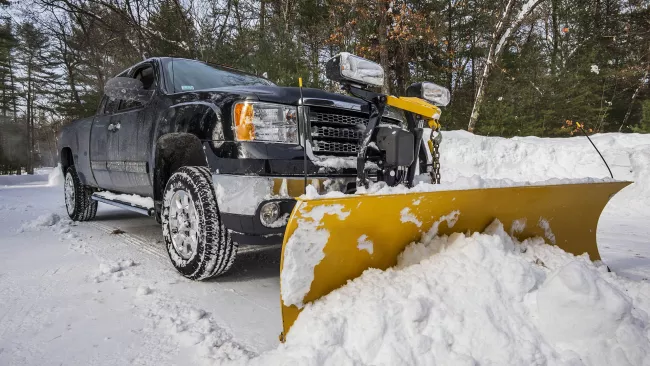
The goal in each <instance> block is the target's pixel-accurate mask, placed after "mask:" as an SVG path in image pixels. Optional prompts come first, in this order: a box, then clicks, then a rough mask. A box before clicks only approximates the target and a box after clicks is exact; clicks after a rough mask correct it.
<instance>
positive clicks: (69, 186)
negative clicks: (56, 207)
mask: <svg viewBox="0 0 650 366" xmlns="http://www.w3.org/2000/svg"><path fill="white" fill-rule="evenodd" d="M63 191H64V193H65V207H66V208H67V209H68V213H70V214H71V213H72V212H73V211H74V199H75V197H74V181H73V180H72V174H69V173H68V175H66V176H65V185H64V188H63Z"/></svg>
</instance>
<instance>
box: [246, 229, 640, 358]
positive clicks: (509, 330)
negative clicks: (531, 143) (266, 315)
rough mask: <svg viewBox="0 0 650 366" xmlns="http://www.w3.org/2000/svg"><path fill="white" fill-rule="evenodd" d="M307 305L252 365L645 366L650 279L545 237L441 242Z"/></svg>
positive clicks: (456, 237) (429, 240)
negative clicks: (629, 276)
mask: <svg viewBox="0 0 650 366" xmlns="http://www.w3.org/2000/svg"><path fill="white" fill-rule="evenodd" d="M428 234H429V235H426V236H425V237H424V239H423V240H422V241H421V242H417V243H412V244H410V245H409V246H408V247H407V248H406V249H405V250H404V252H403V253H402V254H401V255H400V256H399V258H398V262H397V265H396V266H395V267H392V268H389V269H387V270H385V271H382V270H379V269H368V270H366V271H365V272H364V273H363V274H362V275H361V276H360V277H358V278H356V279H354V280H352V281H350V282H349V283H348V284H347V285H345V286H343V287H341V288H339V289H338V290H335V291H333V292H331V293H330V294H329V295H326V296H325V297H323V298H321V299H320V300H318V301H316V302H313V303H309V304H307V305H306V306H305V308H304V309H303V311H302V313H301V314H300V317H298V319H297V321H296V323H295V324H294V326H293V328H292V330H291V331H290V332H289V334H288V336H287V340H286V343H285V344H283V345H281V346H280V347H278V349H276V350H274V351H271V352H267V353H265V354H262V355H261V356H259V357H258V358H255V359H252V360H240V362H241V363H249V364H253V365H293V364H296V365H353V364H372V365H434V364H438V365H475V364H495V365H541V364H557V365H583V364H586V365H647V364H648V363H649V362H650V340H649V336H650V319H649V318H648V314H650V284H648V283H647V282H633V281H629V280H626V279H623V278H620V277H618V276H616V275H615V274H613V273H609V272H608V271H607V268H606V267H605V266H604V265H602V264H598V263H592V262H591V261H590V260H589V258H588V257H587V256H586V255H583V256H574V255H571V254H567V253H566V252H564V251H562V250H561V249H559V248H558V247H555V246H551V245H547V244H545V243H544V240H543V239H541V238H533V239H527V240H525V241H523V242H521V243H519V242H518V241H517V240H516V239H513V238H512V237H510V235H508V233H507V232H506V230H505V229H504V227H503V225H502V224H501V223H500V222H498V221H494V222H493V223H492V224H491V225H490V226H488V227H487V228H486V229H485V230H484V232H483V233H473V234H471V235H466V234H463V233H454V234H451V235H441V236H436V235H433V233H432V232H430V233H428Z"/></svg>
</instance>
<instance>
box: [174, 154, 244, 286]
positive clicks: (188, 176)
mask: <svg viewBox="0 0 650 366" xmlns="http://www.w3.org/2000/svg"><path fill="white" fill-rule="evenodd" d="M161 216H162V228H163V237H164V239H165V245H166V247H167V253H168V254H169V258H170V259H171V261H172V264H173V265H174V267H176V269H177V270H178V272H180V273H181V274H182V275H183V276H185V277H187V278H190V279H193V280H204V279H208V278H210V277H214V276H218V275H220V274H223V273H225V272H226V271H227V270H228V269H229V268H230V267H231V266H232V264H233V262H234V260H235V255H236V254H237V244H236V243H233V242H232V240H231V239H230V235H229V234H228V231H227V230H226V229H225V228H224V226H223V224H222V222H221V215H220V214H219V208H218V207H217V196H216V194H215V191H214V187H213V185H212V176H211V174H210V171H209V170H208V169H207V168H205V167H183V168H180V169H179V170H178V171H177V172H176V173H174V174H173V175H172V176H171V178H169V181H168V182H167V186H166V187H165V193H164V195H163V207H162V215H161Z"/></svg>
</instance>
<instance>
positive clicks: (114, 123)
mask: <svg viewBox="0 0 650 366" xmlns="http://www.w3.org/2000/svg"><path fill="white" fill-rule="evenodd" d="M361 60H363V59H361ZM382 72H383V71H382ZM382 77H383V76H382ZM355 90H356V89H355ZM364 93H366V92H364ZM366 94H367V93H366ZM366 94H363V95H366ZM373 95H374V94H373ZM434 108H435V107H434ZM371 109H373V107H372V103H368V101H366V100H363V99H360V98H356V97H351V96H346V95H342V94H336V93H329V92H325V91H322V90H317V89H310V88H298V87H279V86H276V85H274V84H273V83H272V82H270V81H269V80H267V79H265V78H263V77H259V76H255V75H251V74H248V73H244V72H241V71H238V70H234V69H231V68H227V67H221V66H214V65H210V64H208V63H204V62H200V61H196V60H188V59H180V58H170V57H160V58H151V59H148V60H145V61H143V62H141V63H139V64H137V65H135V66H133V67H130V68H129V69H127V70H125V71H124V72H122V73H120V74H119V75H118V76H117V77H115V78H113V79H111V80H109V81H108V82H107V84H106V88H105V95H104V97H103V98H102V100H101V103H100V105H99V108H98V110H97V113H96V115H95V116H93V117H88V118H84V119H81V120H78V121H75V122H74V123H72V124H71V125H69V126H67V127H66V128H64V129H63V131H62V133H61V136H60V138H59V153H60V160H61V166H62V168H63V171H64V173H65V185H64V192H65V202H66V207H67V211H68V214H69V215H70V217H71V218H72V219H73V220H78V221H85V220H91V219H93V218H94V217H95V215H96V212H97V202H98V201H100V202H106V203H109V204H114V205H117V206H122V207H124V208H128V209H133V210H136V211H140V212H142V213H146V214H149V215H151V216H154V217H156V219H157V220H158V221H159V222H160V223H161V224H162V229H163V236H164V239H165V243H166V246H167V251H168V253H169V257H170V259H171V261H172V263H173V265H174V266H175V267H176V269H177V270H178V271H179V272H180V273H181V274H183V275H184V276H186V277H188V278H192V279H206V278H209V277H212V276H216V275H219V274H221V273H223V272H225V271H226V270H228V268H229V267H230V266H231V265H232V263H233V260H234V258H235V255H236V252H237V245H238V243H245V244H260V245H265V244H277V243H280V242H281V240H282V235H283V232H284V229H285V225H286V220H287V217H288V216H289V215H290V213H291V210H292V208H293V206H294V204H295V200H294V199H293V198H294V197H297V196H299V195H301V194H303V193H304V192H305V191H306V189H307V186H306V183H307V184H309V185H312V186H314V187H315V188H316V190H317V191H318V192H319V193H325V192H328V191H332V190H336V191H341V192H344V193H349V192H354V190H355V189H356V187H357V184H358V182H359V174H358V173H359V169H357V168H358V167H359V161H360V160H359V159H358V157H359V156H360V152H361V150H360V149H363V158H364V159H363V163H364V164H365V165H362V166H363V167H362V168H361V170H363V171H364V174H366V177H367V178H368V179H369V180H370V181H373V180H374V181H377V180H390V182H391V184H398V183H400V182H403V181H404V179H406V178H405V177H406V174H407V170H408V171H409V172H408V174H410V175H411V178H412V176H413V169H410V168H409V167H407V166H397V165H398V164H408V165H409V166H411V165H412V166H415V165H416V164H415V163H414V162H413V160H414V158H413V157H412V156H411V157H410V158H408V159H407V160H408V161H406V162H403V163H398V162H396V161H395V159H396V158H393V159H392V160H393V162H392V163H391V164H392V165H394V166H393V167H392V168H391V169H388V170H387V169H386V168H385V167H384V165H385V164H386V163H387V162H388V161H390V160H391V157H390V156H396V154H389V155H390V156H388V157H387V155H386V151H384V149H389V150H390V149H393V150H395V149H398V148H396V147H395V146H397V145H399V144H398V143H397V142H398V140H395V137H391V136H399V139H400V140H399V141H407V140H408V141H409V142H410V144H411V145H413V141H414V136H415V139H418V138H419V139H420V140H422V133H421V131H422V129H414V128H412V127H413V125H412V123H411V125H409V121H408V118H406V117H405V113H404V112H403V111H402V110H399V109H396V108H391V107H388V106H385V108H384V107H383V106H382V109H381V111H380V112H381V113H380V116H382V117H381V118H380V119H379V117H377V119H379V121H378V123H375V124H374V125H373V129H374V130H375V131H374V133H373V135H372V138H373V141H374V139H376V136H377V131H376V129H378V128H379V129H384V130H386V131H389V132H388V133H384V136H385V138H384V140H386V141H384V140H382V141H383V144H384V145H386V144H388V145H390V146H392V147H390V148H384V147H382V146H377V144H375V143H374V142H372V141H370V135H368V137H369V138H368V139H366V140H365V141H364V140H363V138H364V136H365V135H364V133H365V131H367V130H368V128H367V125H368V123H369V122H368V121H369V116H371V117H372V114H373V113H375V114H376V113H377V112H376V111H374V112H373V111H371ZM407 117H408V116H407ZM370 121H372V118H370ZM375 125H377V126H375ZM409 126H411V128H409ZM409 130H411V131H410V132H409ZM415 130H418V131H420V132H419V134H418V133H415V132H414V131H415ZM391 131H392V132H391ZM396 131H399V134H397V135H396ZM371 132H372V131H371ZM405 139H406V140H405ZM409 139H410V140H409ZM391 144H392V145H391ZM380 145H381V144H380ZM401 146H402V147H400V148H399V149H402V150H403V149H404V146H405V145H404V143H402V145H401ZM366 150H367V151H366ZM407 150H410V152H408V153H406V155H409V154H410V155H413V154H415V155H416V157H415V160H417V161H419V163H418V164H419V165H418V167H417V170H419V171H423V170H424V169H426V165H427V163H429V162H428V161H427V160H428V159H427V156H429V155H427V153H426V151H425V147H424V144H422V146H420V144H419V143H417V147H416V150H415V151H416V153H413V147H412V146H408V147H407ZM395 151H397V150H395ZM393 152H394V151H393ZM402 155H404V154H402ZM400 159H401V158H400ZM398 160H399V159H398ZM401 160H404V159H401ZM411 168H412V167H411ZM429 169H430V168H429ZM102 193H109V194H110V195H106V194H104V195H102ZM117 194H129V195H131V194H133V195H138V196H142V197H146V198H148V199H149V200H150V201H152V203H153V204H152V205H150V206H149V207H147V205H143V204H138V203H133V202H130V201H128V200H124V199H122V198H120V197H121V196H120V195H117Z"/></svg>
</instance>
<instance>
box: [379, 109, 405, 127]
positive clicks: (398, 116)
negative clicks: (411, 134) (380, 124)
mask: <svg viewBox="0 0 650 366" xmlns="http://www.w3.org/2000/svg"><path fill="white" fill-rule="evenodd" d="M384 117H387V118H391V119H395V120H398V121H399V122H400V126H402V127H404V126H406V117H405V116H404V111H403V110H401V109H398V108H395V107H392V106H389V105H387V106H386V108H385V109H384Z"/></svg>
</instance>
